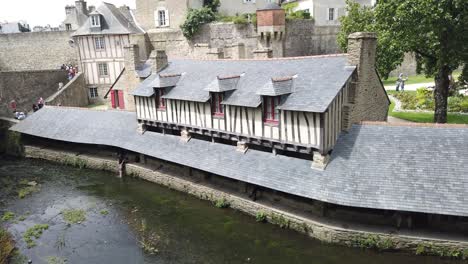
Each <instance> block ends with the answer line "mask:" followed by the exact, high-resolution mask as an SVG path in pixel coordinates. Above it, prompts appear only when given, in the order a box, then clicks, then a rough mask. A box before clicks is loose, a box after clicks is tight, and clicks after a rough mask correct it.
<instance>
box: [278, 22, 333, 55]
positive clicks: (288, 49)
mask: <svg viewBox="0 0 468 264" xmlns="http://www.w3.org/2000/svg"><path fill="white" fill-rule="evenodd" d="M339 30H340V27H339V26H316V25H315V24H314V22H313V21H312V20H301V19H295V20H289V21H287V23H286V37H285V44H284V57H295V56H306V55H322V54H336V53H340V49H339V47H338V44H337V42H336V39H337V36H338V32H339Z"/></svg>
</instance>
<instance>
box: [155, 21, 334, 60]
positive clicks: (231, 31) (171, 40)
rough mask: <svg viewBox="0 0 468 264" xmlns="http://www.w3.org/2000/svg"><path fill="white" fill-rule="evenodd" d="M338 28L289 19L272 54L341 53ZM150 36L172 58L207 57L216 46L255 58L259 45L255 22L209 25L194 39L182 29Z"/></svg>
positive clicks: (235, 55) (232, 55)
mask: <svg viewBox="0 0 468 264" xmlns="http://www.w3.org/2000/svg"><path fill="white" fill-rule="evenodd" d="M338 30H339V27H337V26H315V24H314V22H313V21H312V20H291V21H287V23H286V36H285V37H284V38H283V40H282V41H284V43H283V44H282V43H281V40H272V43H271V45H270V48H272V49H273V57H283V56H284V57H289V56H308V55H319V54H333V53H339V48H338V45H337V43H336V36H337V34H338ZM148 35H149V39H150V42H151V45H152V46H153V48H154V49H157V50H159V49H164V50H166V53H167V54H168V56H169V58H170V57H189V58H197V59H206V58H209V56H208V55H207V53H208V52H209V51H210V49H211V50H212V49H217V48H220V49H222V51H223V53H224V58H232V59H242V58H253V51H254V50H256V49H257V48H258V47H259V43H258V42H259V37H258V35H257V32H256V28H255V26H254V25H252V24H247V25H236V24H233V23H211V24H207V25H204V26H203V27H202V28H201V29H200V31H199V32H198V33H197V34H196V35H195V36H194V37H193V38H192V39H191V40H187V39H186V38H185V37H184V36H183V35H182V33H181V32H180V30H164V31H161V30H160V31H152V32H149V33H148ZM281 49H284V50H283V51H284V52H283V51H282V50H281Z"/></svg>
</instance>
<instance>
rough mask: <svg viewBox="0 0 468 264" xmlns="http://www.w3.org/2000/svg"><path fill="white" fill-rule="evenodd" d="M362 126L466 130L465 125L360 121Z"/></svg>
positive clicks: (467, 126) (466, 126)
mask: <svg viewBox="0 0 468 264" xmlns="http://www.w3.org/2000/svg"><path fill="white" fill-rule="evenodd" d="M359 124H360V125H363V126H388V127H436V128H468V125H465V124H438V123H406V122H395V123H389V122H384V121H361V122H360V123H359Z"/></svg>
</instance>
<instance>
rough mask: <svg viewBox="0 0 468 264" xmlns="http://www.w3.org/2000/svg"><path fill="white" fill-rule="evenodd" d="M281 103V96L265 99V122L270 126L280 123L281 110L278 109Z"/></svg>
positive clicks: (266, 97)
mask: <svg viewBox="0 0 468 264" xmlns="http://www.w3.org/2000/svg"><path fill="white" fill-rule="evenodd" d="M280 101H281V97H279V96H265V97H264V98H263V122H265V123H269V124H278V123H279V110H278V109H277V107H278V105H279V104H280Z"/></svg>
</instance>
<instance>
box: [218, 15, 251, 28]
mask: <svg viewBox="0 0 468 264" xmlns="http://www.w3.org/2000/svg"><path fill="white" fill-rule="evenodd" d="M216 21H219V22H233V23H234V24H236V25H246V24H249V23H252V24H254V25H257V15H256V14H242V15H236V16H222V15H217V16H216Z"/></svg>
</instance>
